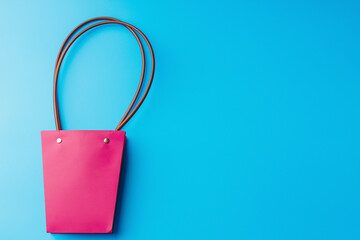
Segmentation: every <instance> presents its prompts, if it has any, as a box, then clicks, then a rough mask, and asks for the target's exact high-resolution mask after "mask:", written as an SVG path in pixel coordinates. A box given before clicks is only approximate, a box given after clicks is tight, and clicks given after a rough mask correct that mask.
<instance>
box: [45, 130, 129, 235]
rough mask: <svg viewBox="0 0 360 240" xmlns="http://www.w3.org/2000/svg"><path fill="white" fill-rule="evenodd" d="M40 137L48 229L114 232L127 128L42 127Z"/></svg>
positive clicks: (67, 231)
mask: <svg viewBox="0 0 360 240" xmlns="http://www.w3.org/2000/svg"><path fill="white" fill-rule="evenodd" d="M58 138H61V139H62V142H61V143H60V144H59V143H57V139H58ZM105 138H108V139H109V140H110V142H109V143H108V144H106V143H104V139H105ZM41 142H42V154H43V171H44V190H45V211H46V229H47V232H49V233H111V232H112V228H113V220H114V210H115V204H116V197H117V190H118V183H119V175H120V167H121V159H122V155H123V149H124V144H125V132H124V131H96V130H95V131H87V130H86V131H85V130H76V131H68V130H66V131H63V130H60V131H58V130H56V131H42V132H41Z"/></svg>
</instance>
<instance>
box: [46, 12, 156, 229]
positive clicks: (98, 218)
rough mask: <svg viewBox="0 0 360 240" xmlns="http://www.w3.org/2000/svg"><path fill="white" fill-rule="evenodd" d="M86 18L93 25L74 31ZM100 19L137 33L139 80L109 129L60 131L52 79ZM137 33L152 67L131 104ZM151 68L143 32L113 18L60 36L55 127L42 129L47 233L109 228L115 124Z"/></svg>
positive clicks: (119, 148)
mask: <svg viewBox="0 0 360 240" xmlns="http://www.w3.org/2000/svg"><path fill="white" fill-rule="evenodd" d="M94 22H95V23H94ZM89 23H93V24H92V25H90V26H88V27H86V28H85V29H83V30H82V31H80V32H79V33H78V34H76V35H75V33H76V32H77V31H78V30H79V29H80V28H82V27H84V26H85V25H87V24H89ZM104 24H121V25H124V26H125V27H126V28H127V29H128V30H129V31H130V32H131V33H132V34H133V35H134V37H135V38H136V40H137V42H138V44H139V46H140V50H141V55H142V73H141V78H140V83H139V85H138V88H137V91H136V93H135V96H134V98H133V99H132V101H131V104H130V106H129V108H128V109H127V110H126V112H125V115H124V117H123V118H122V119H121V121H120V123H119V124H118V126H117V127H116V129H115V130H114V131H110V130H106V131H102V130H100V131H90V130H71V131H69V130H66V131H64V130H62V129H61V123H60V116H59V108H58V103H57V80H58V75H59V70H60V66H61V63H62V61H63V59H64V56H65V54H66V52H67V51H68V50H69V48H70V46H71V45H72V44H73V43H74V41H75V40H76V39H77V38H79V37H80V36H81V35H82V34H84V33H85V32H87V31H88V30H90V29H92V28H94V27H97V26H100V25H104ZM73 35H75V36H73ZM138 35H141V37H142V38H143V39H144V41H145V42H146V43H147V45H148V47H149V50H150V55H151V60H152V67H151V72H150V79H149V82H148V85H147V87H146V89H145V91H144V94H143V96H142V97H141V98H140V99H139V101H138V103H137V104H136V105H135V102H136V100H137V98H138V95H139V92H140V90H141V88H142V85H143V80H144V75H145V54H144V49H143V45H142V43H141V41H140V39H139V36H138ZM71 38H72V39H71ZM70 39H71V40H70ZM154 68H155V61H154V53H153V50H152V47H151V45H150V42H149V40H148V39H147V38H146V36H145V35H144V34H143V33H142V32H141V31H140V30H139V29H137V28H136V27H134V26H132V25H130V24H128V23H125V22H122V21H120V20H117V19H114V18H109V17H99V18H93V19H90V20H88V21H85V22H84V23H82V24H80V25H79V26H78V27H76V28H75V29H74V30H73V31H72V32H71V33H70V34H69V35H68V37H67V38H66V40H65V41H64V43H63V45H62V47H61V49H60V51H59V54H58V57H57V60H56V65H55V73H54V93H53V94H54V99H53V100H54V114H55V123H56V130H55V131H42V132H41V142H42V156H43V172H44V192H45V211H46V229H47V232H49V233H111V232H112V229H113V221H114V211H115V205H116V197H117V190H118V183H119V175H120V168H121V159H122V155H123V150H124V144H125V139H126V137H125V132H124V131H120V129H121V128H122V127H123V126H124V125H125V124H126V123H127V122H128V121H129V119H130V118H131V117H132V116H133V115H134V114H135V112H136V111H137V110H138V109H139V107H140V105H141V104H142V102H143V101H144V99H145V97H146V95H147V93H148V92H149V89H150V86H151V83H152V80H153V76H154ZM134 105H135V106H134Z"/></svg>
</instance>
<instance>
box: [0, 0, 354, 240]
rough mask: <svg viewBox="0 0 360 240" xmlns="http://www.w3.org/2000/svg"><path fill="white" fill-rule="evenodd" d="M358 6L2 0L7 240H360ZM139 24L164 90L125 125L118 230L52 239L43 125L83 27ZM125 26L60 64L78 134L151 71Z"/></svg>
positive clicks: (118, 108)
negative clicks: (71, 40) (102, 22)
mask: <svg viewBox="0 0 360 240" xmlns="http://www.w3.org/2000/svg"><path fill="white" fill-rule="evenodd" d="M359 12H360V4H359V3H358V2H357V1H292V2H291V1H290V2H289V1H241V2H239V1H234V0H232V1H230V0H225V1H200V0H198V1H194V0H192V1H189V0H185V1H165V0H162V1H110V0H107V1H88V0H87V1H85V0H82V1H70V0H64V1H45V0H44V1H16V0H13V1H1V3H0V30H1V34H0V81H1V82H0V133H1V138H0V239H4V240H5V239H6V240H11V239H15V240H20V239H36V240H39V239H41V240H48V239H56V240H75V239H84V240H87V239H124V240H125V239H209V240H212V239H284V240H285V239H286V240H288V239H307V240H308V239H316V240H318V239H347V240H349V239H360V230H359V225H360V218H359V215H360V205H359V202H360V191H359V183H360V174H359V172H360V151H359V145H360V138H359V136H360V125H359V122H360V110H359V103H360V94H359V92H360V68H359V66H360V65H359V64H360V45H359V42H360V31H359V24H360V14H359ZM96 16H111V17H116V18H119V19H121V20H124V21H127V22H129V23H132V24H134V25H135V26H138V27H139V28H140V29H141V30H143V31H144V32H145V34H147V36H148V37H149V39H150V41H151V43H152V44H153V47H154V50H155V54H156V61H157V62H156V74H155V79H154V84H153V87H152V89H151V91H150V93H149V95H148V98H147V99H146V101H145V102H144V104H143V106H142V107H141V108H140V110H139V111H138V112H137V114H136V115H135V116H134V118H133V119H132V120H131V121H130V122H129V123H128V124H127V125H126V127H125V128H124V130H126V131H127V136H128V142H127V145H126V153H125V160H126V164H125V167H124V169H123V170H124V171H123V176H122V178H121V187H120V195H119V201H118V207H117V212H116V217H115V233H114V234H111V235H54V234H47V233H45V209H44V193H43V179H42V163H41V145H40V131H41V130H53V129H55V125H54V119H53V108H52V75H53V69H54V62H55V58H56V55H57V52H58V50H59V48H60V46H61V43H62V41H63V40H64V39H65V37H66V35H67V34H68V33H69V32H70V31H71V30H72V29H73V28H74V27H75V26H76V25H77V24H79V23H81V22H82V21H84V20H87V19H89V18H92V17H96ZM140 60H141V59H140V52H139V50H138V48H137V45H136V41H135V40H134V39H133V37H132V36H131V34H130V33H129V32H127V31H126V29H125V28H123V27H119V26H107V27H103V28H101V29H97V30H94V31H91V32H90V33H89V34H87V36H86V37H85V38H81V39H80V40H79V41H78V42H77V43H76V44H75V45H74V47H73V48H72V49H71V52H70V53H69V55H68V56H67V58H66V60H65V63H64V66H63V68H62V71H61V77H60V80H59V81H60V82H59V100H60V105H61V107H60V108H61V109H60V110H61V114H62V116H63V127H64V129H114V128H115V126H116V125H117V122H118V121H119V120H120V118H121V116H122V114H123V113H124V111H125V109H126V107H127V106H128V104H129V102H130V99H131V97H132V95H133V94H134V92H135V89H136V85H137V83H138V78H139V76H140V67H141V63H140Z"/></svg>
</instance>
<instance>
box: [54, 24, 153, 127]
mask: <svg viewBox="0 0 360 240" xmlns="http://www.w3.org/2000/svg"><path fill="white" fill-rule="evenodd" d="M96 21H101V22H97V23H94V24H93V25H90V26H88V27H86V28H85V29H83V30H82V31H80V32H79V33H78V34H76V35H75V36H74V37H73V38H72V39H71V40H70V38H71V37H72V36H73V35H74V34H75V32H77V31H78V30H79V29H80V28H82V27H83V26H85V25H87V24H89V23H92V22H96ZM114 23H115V24H120V25H123V26H125V27H126V28H127V29H128V30H129V31H130V32H131V33H132V34H133V35H134V37H135V38H136V40H137V42H138V44H139V47H140V50H141V57H142V70H141V77H140V82H139V85H138V88H137V90H136V93H135V96H134V97H133V99H132V101H131V103H130V106H129V107H128V109H127V110H126V112H125V114H124V116H123V117H122V118H121V120H120V122H119V124H118V125H117V127H116V128H115V130H120V129H121V128H122V127H123V126H124V125H125V124H126V123H127V122H128V121H129V120H130V119H131V117H132V116H133V115H134V114H135V113H136V111H137V110H138V109H139V108H140V106H141V104H142V103H143V102H144V100H145V98H146V96H147V94H148V92H149V90H150V87H151V84H152V81H153V78H154V70H155V57H154V51H153V49H152V46H151V44H150V42H149V40H148V39H147V37H146V36H145V34H144V33H143V32H141V31H140V30H139V29H138V28H136V27H134V26H133V25H131V24H129V23H126V22H123V21H120V20H118V19H116V18H110V17H97V18H92V19H89V20H87V21H85V22H83V23H81V24H80V25H79V26H77V27H76V28H75V29H74V30H73V31H72V32H71V33H70V34H69V35H68V36H67V38H66V39H65V41H64V43H63V44H62V46H61V48H60V51H59V53H58V56H57V59H56V64H55V71H54V88H53V103H54V116H55V125H56V130H62V128H61V121H60V114H59V106H58V102H57V82H58V77H59V71H60V66H61V63H62V61H63V60H64V57H65V54H66V53H67V51H68V50H69V48H70V47H71V45H72V44H73V43H74V42H75V41H76V39H78V38H79V37H80V36H81V35H83V34H84V33H85V32H87V31H89V30H90V29H92V28H95V27H98V26H101V25H104V24H114ZM137 34H140V35H141V37H142V38H143V39H144V40H145V42H146V44H147V45H148V48H149V51H150V56H151V61H152V66H151V72H150V77H149V82H148V84H147V87H146V89H145V91H144V94H143V96H142V97H141V98H140V100H139V102H138V103H137V104H136V106H135V107H134V104H135V102H136V100H137V98H138V96H139V93H140V90H141V88H142V84H143V81H144V77H145V53H144V48H143V45H142V43H141V41H140V39H139V37H138V35H137ZM69 40H70V41H69ZM131 109H132V111H131Z"/></svg>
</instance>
